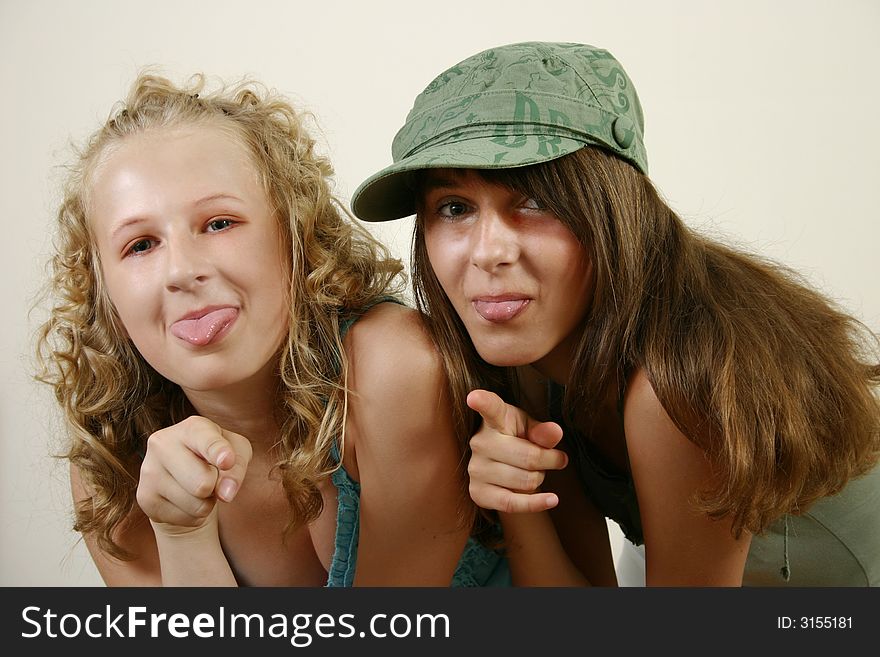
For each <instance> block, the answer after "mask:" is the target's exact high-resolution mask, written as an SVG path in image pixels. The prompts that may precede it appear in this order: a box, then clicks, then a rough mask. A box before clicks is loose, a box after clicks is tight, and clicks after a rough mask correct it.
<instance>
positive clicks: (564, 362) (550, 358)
mask: <svg viewBox="0 0 880 657" xmlns="http://www.w3.org/2000/svg"><path fill="white" fill-rule="evenodd" d="M580 337H581V332H580V331H572V332H571V333H569V334H568V336H567V337H566V338H565V339H564V340H563V341H562V342H560V343H559V344H558V345H556V346H555V347H554V348H553V349H552V350H551V351H550V352H549V353H548V354H547V355H545V356H544V357H543V358H540V359H538V360H536V361H535V362H534V363H532V367H534V368H535V369H536V370H538V372H540V373H541V374H542V375H543V376H545V377H547V378H548V379H550V380H551V381H553V382H554V383H558V384H559V385H563V386H567V385H568V381H569V379H570V378H571V368H572V366H573V365H574V353H575V350H576V349H577V345H578V342H579V341H580Z"/></svg>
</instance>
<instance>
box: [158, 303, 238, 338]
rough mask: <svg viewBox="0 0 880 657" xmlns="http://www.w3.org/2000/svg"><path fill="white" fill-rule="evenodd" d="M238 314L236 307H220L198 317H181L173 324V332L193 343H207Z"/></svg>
mask: <svg viewBox="0 0 880 657" xmlns="http://www.w3.org/2000/svg"><path fill="white" fill-rule="evenodd" d="M236 315H238V310H237V309H236V308H220V309H219V310H214V311H212V312H209V313H208V314H207V315H205V316H204V317H199V318H198V319H181V320H180V321H179V322H174V324H172V325H171V333H173V334H174V335H175V336H176V337H178V338H180V339H181V340H186V341H187V342H191V343H192V344H197V345H206V344H208V343H209V342H210V341H211V340H213V339H214V336H215V335H217V333H219V332H220V331H221V330H222V329H223V327H224V326H226V325H227V324H229V322H231V321H232V320H233V319H235V317H236Z"/></svg>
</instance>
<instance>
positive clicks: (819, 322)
mask: <svg viewBox="0 0 880 657" xmlns="http://www.w3.org/2000/svg"><path fill="white" fill-rule="evenodd" d="M477 173H478V174H479V175H481V176H483V177H484V178H485V179H486V180H487V181H489V182H492V183H496V184H501V185H505V186H507V187H510V188H512V189H515V190H517V191H519V192H521V193H523V194H525V195H527V196H529V197H532V198H534V199H536V200H537V201H538V202H539V203H540V204H541V205H542V206H543V207H545V208H547V209H548V210H549V211H551V212H552V213H553V214H555V215H556V216H557V217H559V219H560V220H561V221H562V222H563V223H564V224H566V225H567V226H568V227H569V229H570V230H571V231H572V232H573V233H574V235H575V236H576V237H577V238H578V240H579V241H580V243H581V244H582V245H583V246H584V248H585V249H586V250H587V253H588V255H589V257H590V258H592V261H593V269H594V272H595V273H594V275H595V286H594V289H593V295H592V299H591V301H590V308H589V311H588V318H587V321H586V323H585V325H584V329H583V335H582V337H581V340H580V343H579V345H578V347H577V350H576V354H575V356H574V362H573V364H572V370H571V379H570V383H569V385H568V387H567V390H566V400H565V406H566V409H567V412H568V413H569V414H571V415H573V414H574V409H578V411H579V414H581V415H583V414H584V413H585V414H586V418H587V423H589V421H590V413H591V410H592V409H596V408H599V407H600V406H601V402H602V401H603V400H604V399H606V398H607V394H608V391H609V389H610V388H612V387H614V386H618V385H619V383H618V382H623V381H625V377H626V375H627V373H629V372H631V371H632V370H633V369H634V368H644V371H645V372H646V373H647V375H648V377H649V379H650V380H651V382H652V384H653V386H654V389H655V391H656V394H657V396H658V398H659V399H660V401H661V403H662V404H663V406H664V408H665V409H666V410H667V412H668V413H669V415H670V417H671V418H672V419H673V421H674V422H675V423H676V425H677V426H678V427H679V428H680V429H681V431H682V432H683V433H684V434H685V435H686V436H688V437H689V438H690V439H691V440H692V441H693V442H695V443H696V444H698V445H699V446H700V447H701V448H703V449H704V450H705V451H706V453H707V455H708V458H709V459H710V461H711V463H712V464H713V466H714V468H715V471H716V472H717V473H718V476H717V477H716V479H715V482H716V483H715V485H714V486H713V487H712V488H711V489H710V490H705V491H702V492H701V494H700V497H699V499H698V504H699V506H700V508H701V509H702V510H703V511H704V512H706V513H708V514H709V515H710V516H712V517H722V516H729V517H730V519H731V520H732V525H733V530H734V532H735V533H736V534H739V533H740V532H741V531H742V530H747V531H750V532H753V533H760V532H761V531H763V530H764V529H765V528H766V527H767V526H768V525H769V524H770V523H771V522H772V521H773V520H775V519H776V518H778V517H779V516H780V515H782V514H784V513H799V512H803V511H805V510H806V509H807V508H809V506H810V505H811V504H812V503H814V502H815V501H816V500H818V499H820V498H822V497H825V496H827V495H831V494H833V493H835V492H837V491H839V490H840V489H841V488H842V487H843V486H844V485H845V484H846V482H847V481H849V480H850V479H851V478H853V477H856V476H858V475H860V474H863V473H865V472H866V471H867V470H868V469H869V468H871V467H872V466H873V465H874V464H875V463H876V462H877V459H878V454H880V402H878V398H877V394H876V389H877V386H878V384H880V364H878V362H880V360H878V339H877V336H876V335H875V334H873V333H872V332H871V331H869V330H868V329H867V328H866V327H865V326H863V325H862V324H861V323H860V322H859V321H858V320H856V319H855V318H853V317H852V316H850V315H848V314H847V313H845V312H843V311H842V310H841V309H840V308H838V307H837V306H836V305H835V304H834V303H833V302H832V301H830V300H829V299H827V298H825V297H824V296H822V295H821V294H820V293H818V292H816V291H815V290H813V289H811V288H810V287H809V285H807V284H806V283H805V282H804V281H803V280H802V279H801V278H800V277H799V276H798V275H797V274H796V273H795V272H793V271H791V270H789V269H787V268H785V267H783V266H780V265H778V264H776V263H773V262H770V261H767V260H765V259H763V258H760V257H758V256H756V255H753V254H749V253H746V252H744V251H742V250H739V249H735V248H731V247H728V246H726V245H724V244H721V243H719V242H717V241H713V240H710V239H707V238H706V237H704V236H701V235H699V234H697V233H696V232H694V231H693V230H691V229H689V228H688V227H687V226H686V225H685V224H684V223H683V222H682V220H681V219H680V218H679V217H678V216H677V215H676V214H675V213H674V212H673V211H672V209H670V208H669V206H668V205H667V204H666V203H665V202H664V201H663V200H662V199H661V198H660V196H659V195H658V193H657V191H656V190H655V188H654V186H653V185H652V183H651V181H650V180H649V179H648V178H647V177H646V176H645V175H643V174H641V173H640V172H639V171H637V170H636V169H635V168H634V167H633V166H631V165H630V164H628V163H626V162H625V161H623V160H621V159H619V158H617V157H616V156H614V155H611V154H608V153H606V152H605V151H603V150H600V149H598V148H593V147H586V148H583V149H581V150H579V151H576V152H575V153H572V154H570V155H567V156H564V157H561V158H559V159H556V160H551V161H549V162H546V163H543V164H538V165H534V166H528V167H521V168H511V169H500V170H480V171H478V172H477ZM413 282H414V285H415V287H416V290H415V296H416V299H417V301H418V303H419V305H420V307H421V308H422V310H423V311H424V312H426V313H427V314H428V315H429V316H430V318H431V320H430V323H429V327H430V328H431V330H432V332H433V334H434V336H435V339H436V341H437V344H438V346H439V348H440V349H441V351H442V352H443V354H444V356H445V359H446V361H447V367H449V368H450V369H451V370H457V373H455V374H451V375H450V379H451V381H452V385H453V387H454V390H455V402H456V405H457V407H458V408H459V409H465V411H466V406H465V403H464V396H465V395H467V393H468V391H469V390H470V389H472V387H474V385H475V384H478V383H479V381H480V376H481V374H482V373H483V372H485V371H487V366H486V365H485V364H484V363H482V361H480V359H479V357H478V356H477V355H476V354H475V352H474V349H473V347H472V345H471V343H470V339H469V338H468V335H467V332H466V331H465V329H464V326H463V325H462V323H461V321H460V320H459V319H458V317H457V316H456V314H455V311H454V309H453V308H452V305H451V304H450V303H449V301H448V299H447V298H446V296H445V295H444V294H443V291H442V289H441V287H440V285H439V282H438V281H437V279H436V276H435V275H434V273H433V270H432V269H431V267H430V262H429V260H428V257H427V252H426V248H425V239H424V225H423V221H422V220H421V219H419V220H418V221H417V223H416V228H415V235H414V243H413ZM459 359H466V360H465V361H461V360H459ZM489 371H490V372H491V368H490V369H489ZM492 376H493V377H496V378H497V376H498V374H497V372H495V373H494V374H492ZM465 411H463V412H465Z"/></svg>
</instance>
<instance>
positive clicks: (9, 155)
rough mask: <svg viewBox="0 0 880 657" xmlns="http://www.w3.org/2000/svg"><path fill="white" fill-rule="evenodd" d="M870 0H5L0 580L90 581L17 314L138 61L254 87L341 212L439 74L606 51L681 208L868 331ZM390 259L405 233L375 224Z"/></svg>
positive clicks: (876, 311) (872, 281) (55, 423)
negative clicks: (292, 110) (480, 60)
mask: <svg viewBox="0 0 880 657" xmlns="http://www.w3.org/2000/svg"><path fill="white" fill-rule="evenodd" d="M878 33H880V3H878V2H876V1H875V0H836V1H830V2H824V1H818V0H812V1H810V0H776V1H774V2H767V1H765V0H739V1H730V2H710V1H699V0H690V1H689V0H677V1H669V0H666V1H663V2H653V1H651V0H643V1H635V0H633V1H625V0H608V1H591V0H555V1H553V2H535V3H528V4H527V3H521V2H513V1H511V0H506V1H501V2H477V1H475V0H467V1H459V0H445V1H444V2H430V3H427V2H426V3H421V2H418V1H416V0H409V1H407V2H391V1H384V0H371V1H369V2H355V1H352V2H340V1H334V0H323V1H321V2H307V3H306V2H303V3H299V2H293V1H281V0H275V1H273V0H251V1H250V2H241V1H240V0H234V1H230V0H190V1H186V0H150V2H130V1H127V0H91V1H88V0H82V1H79V2H72V1H71V2H63V1H60V0H59V1H56V2H51V1H49V0H0V230H3V231H6V232H5V233H4V235H5V239H4V240H3V244H2V247H0V248H2V254H3V255H2V261H0V267H2V272H3V276H2V278H0V304H2V305H0V309H2V317H4V318H5V319H0V368H2V369H0V585H3V586H12V585H16V586H68V585H99V584H100V583H101V580H100V578H99V577H98V576H97V573H96V571H95V569H94V567H93V566H92V565H91V562H90V561H89V559H88V555H87V553H86V551H85V549H84V548H83V546H82V544H81V543H77V537H76V536H75V535H74V533H73V532H72V531H71V530H70V522H71V521H70V505H69V495H68V492H67V476H66V468H65V467H64V464H63V463H61V462H58V461H55V460H53V459H52V458H51V457H50V454H51V453H52V452H53V451H54V450H57V449H58V448H59V444H60V443H59V441H60V439H61V438H62V431H61V428H60V421H59V416H58V412H57V411H56V407H55V404H54V401H53V400H52V399H51V398H50V396H49V394H48V391H47V390H45V389H43V388H44V387H43V386H40V385H38V384H36V383H34V382H33V381H32V378H31V375H32V372H33V361H32V357H31V352H32V344H33V334H34V330H35V328H36V326H37V325H38V324H39V321H40V320H41V319H42V315H41V314H40V312H39V311H36V312H33V313H32V312H31V307H32V306H33V303H34V300H35V297H36V294H37V292H38V290H39V288H40V285H42V284H43V282H44V280H45V261H46V259H47V257H48V254H49V251H50V246H51V223H52V220H53V215H54V210H55V207H56V204H57V202H58V198H59V195H58V185H59V182H60V180H61V178H62V174H63V171H62V169H61V167H62V165H63V164H64V163H65V162H66V161H68V159H69V156H70V149H69V144H70V143H71V141H73V142H77V143H78V142H80V141H82V140H83V139H84V138H85V137H86V136H87V135H88V134H90V133H91V132H92V131H93V130H94V129H95V128H96V127H97V126H98V124H99V123H100V122H101V121H103V120H104V119H105V118H106V116H107V114H108V113H109V111H110V108H111V106H112V104H113V103H114V102H115V101H116V100H118V99H119V98H121V97H122V95H123V94H124V92H125V90H126V89H127V88H128V85H129V83H130V82H131V80H132V79H133V78H134V76H135V75H136V73H137V71H138V70H139V69H140V68H141V67H143V66H146V65H154V66H156V67H158V70H159V71H160V72H163V73H165V74H166V75H168V76H170V77H171V78H173V79H175V80H176V81H178V82H179V81H182V80H183V79H184V78H185V77H186V76H188V75H189V74H191V73H193V72H197V71H201V72H205V73H208V74H210V75H214V76H220V77H223V78H226V79H237V78H240V77H242V76H245V75H250V76H253V77H256V78H258V79H260V80H262V81H263V82H265V83H266V84H267V85H269V86H271V87H274V88H276V89H277V90H278V91H280V92H282V93H284V94H286V95H288V96H289V97H290V98H291V99H292V100H293V101H294V102H295V103H296V104H297V105H299V106H300V107H303V108H307V109H309V110H311V111H313V112H314V113H315V115H316V116H317V118H318V122H319V125H320V126H321V130H322V135H321V137H320V139H321V141H322V143H323V144H324V148H325V150H326V151H327V152H328V153H329V155H330V156H331V158H332V160H333V162H334V163H335V166H336V170H337V192H338V194H339V196H340V197H341V198H342V199H343V200H344V201H346V202H347V200H348V198H349V195H350V194H351V192H352V191H353V190H354V189H355V187H356V186H357V185H358V184H359V183H360V182H361V181H362V180H363V179H364V178H365V177H366V176H368V175H370V174H372V173H373V172H374V171H375V170H377V169H379V168H381V167H382V166H385V165H386V164H388V163H390V160H391V155H390V144H391V139H392V137H393V135H394V133H395V132H396V130H397V129H398V128H399V127H400V125H401V124H402V122H403V119H404V117H405V116H406V113H407V111H408V110H409V108H410V106H411V103H412V100H413V98H414V97H415V96H416V94H417V93H418V92H420V91H421V89H422V88H423V87H424V86H425V85H426V84H427V83H428V82H429V81H430V80H431V79H432V78H433V77H434V76H435V75H437V74H438V73H440V72H441V71H442V70H444V69H445V68H447V67H449V66H451V65H452V64H455V63H456V62H458V61H460V60H462V59H464V58H465V57H467V56H469V55H471V54H474V53H476V52H478V51H480V50H483V49H486V48H489V47H492V46H496V45H501V44H504V43H511V42H515V41H530V40H546V41H579V42H584V43H590V44H593V45H597V46H601V47H604V48H607V49H608V50H610V51H611V52H612V53H613V54H614V55H615V56H616V57H617V58H618V59H619V60H620V61H621V62H622V63H623V65H624V67H625V68H626V69H627V71H628V73H629V74H630V77H631V78H632V79H633V80H634V82H635V84H636V87H637V89H638V92H639V95H640V97H641V100H642V105H643V107H644V109H645V114H646V144H647V150H648V157H649V162H650V167H651V174H652V177H653V179H654V180H655V182H656V184H657V186H658V187H659V189H660V190H661V192H662V193H663V195H664V196H665V197H666V198H667V199H668V201H669V202H670V204H671V205H672V206H673V207H674V208H676V209H677V210H678V211H679V212H680V213H681V214H682V215H683V216H684V217H685V219H686V220H687V221H688V222H689V223H691V224H692V225H694V226H695V227H698V228H700V229H702V230H707V231H710V232H711V233H713V234H715V235H717V236H724V237H727V238H729V239H731V240H734V241H736V242H737V243H739V244H742V245H744V246H747V247H750V248H753V249H754V250H757V251H759V252H760V253H762V254H764V255H767V256H770V257H772V258H775V259H777V260H780V261H782V262H784V263H785V264H788V265H790V266H793V267H795V268H796V269H799V270H800V271H802V272H803V273H804V274H805V275H807V277H808V278H809V279H810V280H811V281H812V282H813V283H814V284H815V285H816V286H818V287H820V288H821V289H822V290H824V291H825V292H826V293H827V294H829V295H830V296H832V297H833V298H835V299H836V300H838V301H839V302H840V303H841V304H842V305H843V306H844V307H845V308H846V309H848V310H849V311H851V312H852V313H854V314H855V315H856V316H857V317H859V318H860V319H862V320H863V321H864V322H865V323H866V324H867V325H868V326H869V327H870V328H871V329H873V330H874V331H875V332H876V331H878V329H880V292H878V285H877V279H878V270H880V267H878V264H877V261H878V256H877V251H878V248H877V247H878V244H880V239H878V238H880V228H878V211H877V206H876V199H877V198H878V192H877V189H878V181H880V126H878V119H877V116H878V106H880V105H878V95H880V92H878V87H880V76H878V73H877V68H878V64H880V39H878V37H877V35H878ZM371 228H373V229H374V230H375V232H376V233H377V235H379V237H380V238H382V239H384V240H386V241H387V242H388V243H389V244H390V245H391V246H392V247H393V249H394V251H395V253H396V254H397V255H398V256H400V257H402V258H404V259H406V258H407V255H408V248H409V239H410V230H411V223H410V221H409V220H402V221H398V222H393V223H391V224H387V225H383V226H380V227H378V228H376V227H371Z"/></svg>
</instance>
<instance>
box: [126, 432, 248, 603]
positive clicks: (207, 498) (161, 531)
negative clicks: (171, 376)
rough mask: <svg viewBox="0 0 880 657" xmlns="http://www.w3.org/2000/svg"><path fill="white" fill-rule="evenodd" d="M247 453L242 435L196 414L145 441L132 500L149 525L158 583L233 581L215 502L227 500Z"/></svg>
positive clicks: (240, 477) (235, 488)
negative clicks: (137, 481) (146, 516)
mask: <svg viewBox="0 0 880 657" xmlns="http://www.w3.org/2000/svg"><path fill="white" fill-rule="evenodd" d="M251 455H252V451H251V446H250V443H249V442H248V440H247V439H246V438H244V437H243V436H239V435H237V434H234V433H232V432H230V431H226V430H224V429H222V428H220V427H219V426H218V425H216V424H215V423H214V422H212V421H210V420H208V419H206V418H203V417H199V416H192V417H189V418H187V419H185V420H183V421H182V422H178V423H177V424H175V425H173V426H171V427H168V428H166V429H162V430H161V431H157V432H156V433H154V434H153V435H151V436H150V438H149V440H148V441H147V453H146V456H145V457H144V462H143V465H142V466H141V474H140V481H139V483H138V491H137V500H138V504H139V505H140V507H141V509H143V511H144V513H146V514H147V515H148V516H149V518H150V522H151V524H152V527H153V532H154V534H155V542H156V546H157V548H158V552H159V562H160V564H161V573H162V584H163V585H164V586H235V585H236V580H235V576H234V574H233V572H232V568H231V567H230V565H229V562H228V560H227V558H226V555H225V554H224V552H223V548H222V546H221V544H220V535H219V522H218V511H219V507H218V503H219V502H220V501H221V500H223V501H226V502H230V501H232V499H233V498H234V497H235V494H236V493H237V491H238V489H239V487H240V486H241V483H242V482H243V481H244V477H245V474H246V471H247V466H248V462H249V461H250V458H251Z"/></svg>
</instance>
